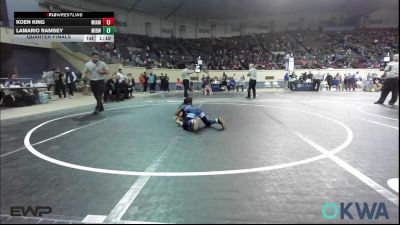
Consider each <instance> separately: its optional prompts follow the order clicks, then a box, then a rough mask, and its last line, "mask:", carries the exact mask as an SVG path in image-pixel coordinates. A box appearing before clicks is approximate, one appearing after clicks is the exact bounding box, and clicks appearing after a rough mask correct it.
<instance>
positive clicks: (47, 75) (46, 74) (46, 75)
mask: <svg viewBox="0 0 400 225" xmlns="http://www.w3.org/2000/svg"><path fill="white" fill-rule="evenodd" d="M53 74H54V71H53V70H49V71H43V75H42V78H43V79H45V80H46V84H47V91H50V90H51V88H53V87H54V84H55V83H54V77H53ZM49 97H50V96H49Z"/></svg>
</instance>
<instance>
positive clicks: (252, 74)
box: [247, 64, 257, 98]
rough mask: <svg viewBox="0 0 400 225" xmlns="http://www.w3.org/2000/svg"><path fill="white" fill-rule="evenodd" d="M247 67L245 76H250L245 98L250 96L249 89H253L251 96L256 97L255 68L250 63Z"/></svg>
mask: <svg viewBox="0 0 400 225" xmlns="http://www.w3.org/2000/svg"><path fill="white" fill-rule="evenodd" d="M249 68H250V69H249V73H248V74H247V76H250V81H249V89H248V90H247V98H250V89H253V98H256V84H257V70H256V68H254V64H250V65H249Z"/></svg>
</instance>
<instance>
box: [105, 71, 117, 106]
mask: <svg viewBox="0 0 400 225" xmlns="http://www.w3.org/2000/svg"><path fill="white" fill-rule="evenodd" d="M118 78H119V76H118V75H117V74H116V73H114V74H113V75H112V76H111V78H110V79H108V80H107V83H106V91H105V93H104V101H105V102H107V101H113V102H114V101H116V102H119V101H120V100H121V91H120V88H119V86H120V83H119V82H118Z"/></svg>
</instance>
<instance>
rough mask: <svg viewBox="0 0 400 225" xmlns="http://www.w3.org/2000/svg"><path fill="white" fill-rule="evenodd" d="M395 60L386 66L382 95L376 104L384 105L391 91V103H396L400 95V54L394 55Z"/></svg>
mask: <svg viewBox="0 0 400 225" xmlns="http://www.w3.org/2000/svg"><path fill="white" fill-rule="evenodd" d="M393 60H394V61H392V62H390V63H388V64H387V66H386V68H385V75H386V79H385V81H384V83H383V87H382V92H381V97H380V98H379V100H378V101H377V102H375V104H381V105H383V103H384V102H385V100H386V97H387V96H388V95H389V92H392V98H391V99H390V101H389V105H394V103H396V101H397V97H398V95H399V54H396V55H394V56H393Z"/></svg>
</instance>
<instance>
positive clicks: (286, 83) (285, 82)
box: [283, 72, 289, 91]
mask: <svg viewBox="0 0 400 225" xmlns="http://www.w3.org/2000/svg"><path fill="white" fill-rule="evenodd" d="M283 83H284V84H283V86H284V90H285V91H286V90H287V89H288V88H289V72H286V73H285V76H284V77H283Z"/></svg>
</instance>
